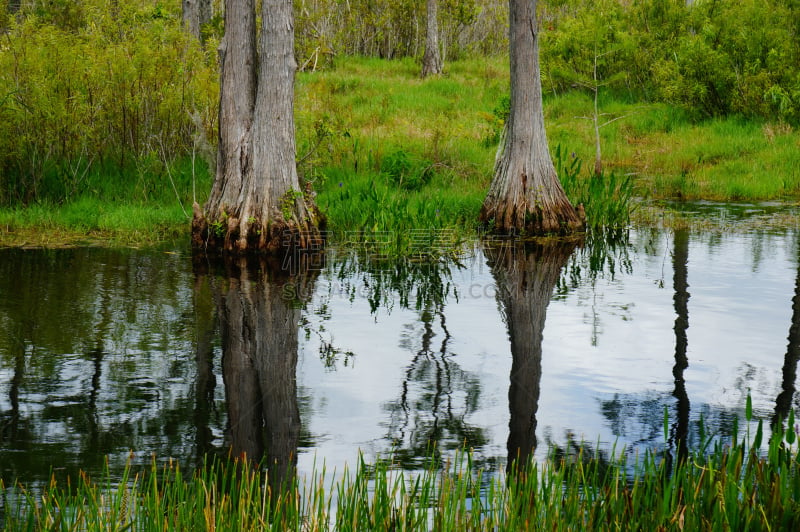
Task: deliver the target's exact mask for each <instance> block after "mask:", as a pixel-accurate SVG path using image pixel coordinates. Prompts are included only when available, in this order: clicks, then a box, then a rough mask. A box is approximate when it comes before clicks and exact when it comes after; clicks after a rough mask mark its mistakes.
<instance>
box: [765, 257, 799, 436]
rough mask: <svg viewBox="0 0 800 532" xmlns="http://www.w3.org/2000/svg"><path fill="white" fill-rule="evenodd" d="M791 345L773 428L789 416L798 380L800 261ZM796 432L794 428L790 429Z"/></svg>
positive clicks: (785, 360) (794, 300)
mask: <svg viewBox="0 0 800 532" xmlns="http://www.w3.org/2000/svg"><path fill="white" fill-rule="evenodd" d="M798 259H800V253H799V254H798ZM788 340H789V345H788V346H787V348H786V356H785V357H784V359H783V382H782V383H781V393H780V394H778V398H777V399H776V400H775V416H774V417H773V419H772V423H773V426H774V425H775V424H776V423H781V422H782V421H784V420H785V419H786V418H787V416H788V415H789V410H790V409H791V408H792V399H793V398H794V392H795V381H796V380H797V361H798V360H800V260H799V261H798V270H797V278H796V280H795V284H794V298H792V324H791V326H790V327H789V338H788ZM788 429H789V430H794V428H793V427H788Z"/></svg>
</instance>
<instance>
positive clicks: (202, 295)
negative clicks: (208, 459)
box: [194, 276, 216, 463]
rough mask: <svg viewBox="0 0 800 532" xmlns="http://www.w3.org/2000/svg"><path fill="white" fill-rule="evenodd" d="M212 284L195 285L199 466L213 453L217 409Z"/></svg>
mask: <svg viewBox="0 0 800 532" xmlns="http://www.w3.org/2000/svg"><path fill="white" fill-rule="evenodd" d="M209 288H210V287H209V284H208V282H204V280H203V278H202V277H200V276H197V277H195V283H194V316H195V331H196V334H197V338H196V339H195V362H196V364H197V382H196V383H195V386H196V388H195V409H194V422H195V430H196V433H195V448H196V453H197V458H198V463H200V462H201V460H202V457H203V456H204V455H205V454H206V453H208V452H209V451H210V450H211V442H212V441H213V439H214V436H213V434H212V432H211V427H210V426H209V421H210V418H211V412H212V410H213V408H214V388H215V385H216V378H215V377H214V343H213V340H214V333H215V322H216V318H215V315H214V301H213V297H212V295H211V294H210V293H209Z"/></svg>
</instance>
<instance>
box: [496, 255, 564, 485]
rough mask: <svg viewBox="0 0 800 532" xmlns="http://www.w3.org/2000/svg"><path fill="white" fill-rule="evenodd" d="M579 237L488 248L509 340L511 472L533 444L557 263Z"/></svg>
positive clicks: (526, 457) (520, 464)
mask: <svg viewBox="0 0 800 532" xmlns="http://www.w3.org/2000/svg"><path fill="white" fill-rule="evenodd" d="M578 243H579V241H578V240H575V239H558V240H555V239H554V240H552V241H548V242H545V243H525V244H523V243H521V242H518V241H517V242H509V243H506V244H504V245H501V246H495V247H487V249H486V256H487V259H488V262H489V267H490V269H491V271H492V275H493V277H494V280H495V283H496V285H497V298H498V300H499V302H500V305H501V307H502V309H503V312H504V314H505V320H506V326H507V327H508V335H509V338H510V340H511V357H512V362H511V376H510V382H509V388H508V407H509V412H510V414H511V416H510V420H509V424H508V425H509V426H508V428H509V434H508V462H507V463H508V470H509V472H512V471H515V470H518V469H520V468H522V467H524V465H525V464H526V463H527V461H528V460H529V458H530V456H531V455H532V454H533V452H534V450H535V449H536V443H537V440H536V412H537V410H538V409H539V389H540V383H541V379H542V338H543V332H544V325H545V318H546V316H547V306H548V305H549V303H550V298H551V297H552V295H553V289H554V288H555V286H556V283H558V279H559V277H560V275H561V269H562V268H563V267H564V265H566V263H567V261H568V260H569V257H570V255H572V252H573V251H574V250H575V248H576V247H577V245H578Z"/></svg>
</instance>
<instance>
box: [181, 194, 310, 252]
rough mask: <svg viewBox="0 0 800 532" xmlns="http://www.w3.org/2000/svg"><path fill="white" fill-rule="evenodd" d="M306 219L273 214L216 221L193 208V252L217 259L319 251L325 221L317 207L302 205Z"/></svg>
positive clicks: (234, 216)
mask: <svg viewBox="0 0 800 532" xmlns="http://www.w3.org/2000/svg"><path fill="white" fill-rule="evenodd" d="M304 207H305V208H304V209H303V211H304V212H305V213H306V216H302V217H300V216H291V217H290V218H289V219H288V220H287V219H286V218H285V217H284V215H283V213H279V214H274V215H273V216H272V217H271V219H269V220H264V219H263V218H262V217H260V216H255V215H240V216H236V215H229V214H226V212H225V210H223V212H222V213H221V214H220V215H218V216H217V217H216V218H215V219H214V218H211V217H210V216H208V215H206V214H205V213H204V212H203V211H202V209H201V208H200V206H199V205H197V204H195V205H194V216H193V219H192V249H193V250H194V251H195V252H201V253H207V254H216V255H246V254H266V255H283V254H286V253H294V252H297V251H298V250H310V251H319V250H320V249H322V247H323V246H324V244H325V238H324V227H325V218H324V216H323V215H322V214H321V213H320V212H319V209H318V208H317V207H316V205H313V204H311V205H308V204H306V205H304Z"/></svg>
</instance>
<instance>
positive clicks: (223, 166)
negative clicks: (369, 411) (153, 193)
mask: <svg viewBox="0 0 800 532" xmlns="http://www.w3.org/2000/svg"><path fill="white" fill-rule="evenodd" d="M225 17H226V24H225V36H224V38H223V41H222V44H221V46H220V55H221V64H222V73H221V78H220V120H219V130H220V132H219V151H218V155H217V173H216V178H215V180H214V185H213V187H212V190H211V194H210V196H209V199H208V202H207V203H206V206H205V209H204V210H201V209H200V207H199V206H198V205H195V206H194V220H193V222H192V244H193V246H194V247H195V249H200V250H206V251H214V250H216V251H221V252H223V253H245V252H254V251H257V252H268V253H277V252H279V251H281V250H285V249H287V248H292V247H303V248H311V247H316V246H318V245H321V243H322V237H321V233H320V230H319V226H320V225H321V223H323V222H324V220H323V218H322V216H321V215H320V213H319V211H318V209H317V208H316V206H315V204H314V201H313V197H312V193H311V190H310V189H304V188H303V187H302V186H301V185H300V179H299V176H298V174H297V165H296V162H295V151H296V150H295V138H294V135H295V130H294V75H295V70H296V64H295V60H294V27H293V16H292V1H291V0H265V1H264V2H263V9H262V12H261V18H262V29H261V41H260V49H259V51H258V53H256V40H255V39H256V22H255V20H256V18H255V6H254V2H253V0H227V1H226V3H225Z"/></svg>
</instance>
